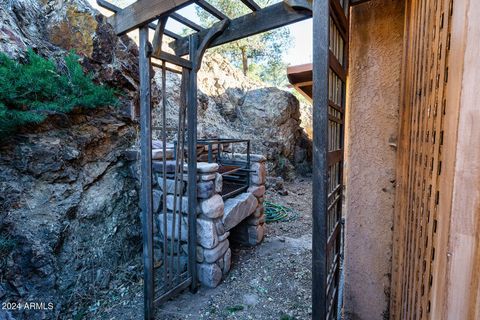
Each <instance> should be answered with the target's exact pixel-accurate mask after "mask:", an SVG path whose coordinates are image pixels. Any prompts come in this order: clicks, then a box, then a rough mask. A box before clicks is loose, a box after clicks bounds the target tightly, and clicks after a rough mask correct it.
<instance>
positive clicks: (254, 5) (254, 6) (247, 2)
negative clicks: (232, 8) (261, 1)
mask: <svg viewBox="0 0 480 320" xmlns="http://www.w3.org/2000/svg"><path fill="white" fill-rule="evenodd" d="M241 1H242V2H243V4H244V5H246V6H247V7H248V8H249V9H250V10H252V11H258V10H261V9H262V8H261V7H260V6H259V5H258V4H257V3H256V2H255V1H253V0H241Z"/></svg>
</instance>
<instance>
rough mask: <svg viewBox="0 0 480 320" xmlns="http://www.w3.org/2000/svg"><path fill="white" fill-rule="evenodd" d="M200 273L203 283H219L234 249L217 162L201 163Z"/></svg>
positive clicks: (198, 189)
mask: <svg viewBox="0 0 480 320" xmlns="http://www.w3.org/2000/svg"><path fill="white" fill-rule="evenodd" d="M197 166H198V176H199V179H198V188H197V193H198V206H199V212H200V214H199V216H198V218H197V263H198V264H197V273H198V280H199V281H200V283H201V284H202V285H204V286H207V287H210V288H214V287H216V286H217V285H218V284H219V283H220V281H221V280H222V278H223V276H224V275H225V274H227V273H228V271H229V270H230V262H231V256H232V253H231V251H230V243H229V241H228V237H229V236H230V232H228V231H227V230H225V228H224V225H223V221H222V219H223V216H224V203H223V199H222V196H221V195H220V194H219V193H220V192H221V191H222V176H221V175H220V174H219V173H218V172H217V171H218V164H216V163H210V164H209V163H205V162H199V163H198V165H197Z"/></svg>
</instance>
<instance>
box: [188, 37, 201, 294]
mask: <svg viewBox="0 0 480 320" xmlns="http://www.w3.org/2000/svg"><path fill="white" fill-rule="evenodd" d="M189 43H190V50H189V51H190V60H191V62H192V63H194V61H195V57H196V55H197V49H198V37H197V36H196V35H191V36H190V41H189ZM188 74H189V76H188V80H187V81H188V83H187V88H188V89H187V90H188V92H187V146H188V147H187V149H188V151H187V152H188V247H189V249H188V252H189V255H188V268H189V270H190V275H191V277H192V283H191V285H190V290H191V291H192V292H195V291H196V290H197V256H196V254H192V253H193V252H196V250H197V68H196V67H195V65H194V66H193V68H192V69H191V70H189V72H188Z"/></svg>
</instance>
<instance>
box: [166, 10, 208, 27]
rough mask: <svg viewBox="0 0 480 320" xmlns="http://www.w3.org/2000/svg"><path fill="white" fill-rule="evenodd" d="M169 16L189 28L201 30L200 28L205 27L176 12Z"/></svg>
mask: <svg viewBox="0 0 480 320" xmlns="http://www.w3.org/2000/svg"><path fill="white" fill-rule="evenodd" d="M170 18H172V19H174V20H177V21H178V22H180V23H181V24H184V25H186V26H187V27H189V28H190V29H193V30H195V31H202V30H204V29H205V28H204V27H202V26H200V25H198V24H196V23H195V22H193V21H191V20H188V19H187V18H185V17H184V16H182V15H181V14H178V13H176V12H174V13H172V14H170Z"/></svg>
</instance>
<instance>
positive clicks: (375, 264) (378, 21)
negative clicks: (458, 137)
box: [344, 0, 404, 320]
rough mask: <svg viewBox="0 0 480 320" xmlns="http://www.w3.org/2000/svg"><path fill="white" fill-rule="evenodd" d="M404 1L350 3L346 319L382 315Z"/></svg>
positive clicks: (387, 267)
mask: <svg viewBox="0 0 480 320" xmlns="http://www.w3.org/2000/svg"><path fill="white" fill-rule="evenodd" d="M403 25H404V1H402V0H372V1H371V2H367V3H364V4H361V5H358V6H355V7H353V8H352V11H351V27H350V70H349V79H348V84H347V85H348V88H347V96H348V98H347V99H348V104H347V119H346V139H347V145H346V170H345V179H346V185H347V191H346V232H345V291H344V294H345V296H344V299H345V300H344V303H345V316H346V319H355V320H357V319H362V320H376V319H384V318H385V317H387V316H388V305H389V290H390V272H391V257H392V225H393V213H394V210H393V206H394V196H395V159H396V138H397V134H398V125H399V123H398V121H399V116H398V109H399V96H400V74H401V61H402V52H403Z"/></svg>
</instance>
